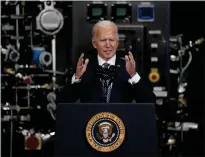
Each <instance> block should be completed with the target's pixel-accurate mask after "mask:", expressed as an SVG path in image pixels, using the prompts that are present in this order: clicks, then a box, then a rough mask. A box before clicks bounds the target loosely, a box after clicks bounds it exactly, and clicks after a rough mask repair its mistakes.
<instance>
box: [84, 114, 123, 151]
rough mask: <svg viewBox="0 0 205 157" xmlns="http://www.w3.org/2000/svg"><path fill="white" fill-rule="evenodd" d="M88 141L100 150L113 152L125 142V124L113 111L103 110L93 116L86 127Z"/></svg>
mask: <svg viewBox="0 0 205 157" xmlns="http://www.w3.org/2000/svg"><path fill="white" fill-rule="evenodd" d="M86 138H87V141H88V143H89V144H90V145H91V146H92V147H93V148H94V149H96V150H98V151H100V152H111V151H114V150H116V149H117V148H118V147H120V145H121V144H122V143H123V141H124V138H125V126H124V124H123V122H122V120H121V119H120V118H119V117H118V116H116V115H115V114H113V113H110V112H101V113H98V114H96V115H95V116H93V117H92V118H91V119H90V120H89V122H88V124H87V127H86Z"/></svg>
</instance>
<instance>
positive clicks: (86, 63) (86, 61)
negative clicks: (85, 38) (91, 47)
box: [84, 59, 89, 67]
mask: <svg viewBox="0 0 205 157" xmlns="http://www.w3.org/2000/svg"><path fill="white" fill-rule="evenodd" d="M88 62H89V59H86V60H85V64H84V66H86V67H87V65H88Z"/></svg>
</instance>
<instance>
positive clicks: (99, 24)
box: [92, 20, 119, 38]
mask: <svg viewBox="0 0 205 157" xmlns="http://www.w3.org/2000/svg"><path fill="white" fill-rule="evenodd" d="M110 25H112V26H114V27H115V29H116V32H117V38H118V37H119V35H118V27H117V25H116V24H115V23H114V22H112V21H109V20H103V21H98V22H97V23H96V24H95V25H94V26H93V28H92V37H95V33H96V30H97V28H98V27H107V26H110Z"/></svg>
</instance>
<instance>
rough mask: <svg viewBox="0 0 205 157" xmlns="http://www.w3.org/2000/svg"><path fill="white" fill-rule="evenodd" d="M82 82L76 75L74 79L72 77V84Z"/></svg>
mask: <svg viewBox="0 0 205 157" xmlns="http://www.w3.org/2000/svg"><path fill="white" fill-rule="evenodd" d="M80 81H81V79H76V78H75V74H74V75H73V77H72V80H71V84H74V83H80Z"/></svg>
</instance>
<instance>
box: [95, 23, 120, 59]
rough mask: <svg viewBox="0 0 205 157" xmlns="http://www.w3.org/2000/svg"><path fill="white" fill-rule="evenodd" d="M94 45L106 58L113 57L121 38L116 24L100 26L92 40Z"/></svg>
mask: <svg viewBox="0 0 205 157" xmlns="http://www.w3.org/2000/svg"><path fill="white" fill-rule="evenodd" d="M92 43H93V46H94V47H95V48H96V49H97V51H98V54H99V56H100V57H101V58H103V59H104V60H108V59H110V58H112V57H113V56H114V54H115V52H116V50H117V47H118V43H119V40H118V38H117V31H116V29H115V27H114V26H107V27H98V28H97V29H96V34H95V37H94V38H93V40H92Z"/></svg>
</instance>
